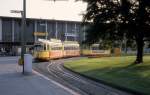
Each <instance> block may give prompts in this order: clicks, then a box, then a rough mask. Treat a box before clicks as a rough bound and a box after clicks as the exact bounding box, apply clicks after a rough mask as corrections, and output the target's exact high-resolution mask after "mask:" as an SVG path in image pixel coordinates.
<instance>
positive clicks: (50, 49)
mask: <svg viewBox="0 0 150 95" xmlns="http://www.w3.org/2000/svg"><path fill="white" fill-rule="evenodd" d="M79 48H80V46H79V44H78V42H76V41H64V42H62V41H61V40H57V39H50V40H46V39H38V44H35V45H34V52H33V56H34V58H35V59H37V60H41V61H42V60H43V61H48V60H50V59H58V58H62V57H73V56H80V49H79Z"/></svg>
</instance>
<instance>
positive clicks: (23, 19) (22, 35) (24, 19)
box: [11, 0, 26, 74]
mask: <svg viewBox="0 0 150 95" xmlns="http://www.w3.org/2000/svg"><path fill="white" fill-rule="evenodd" d="M11 13H21V17H22V32H21V62H23V71H22V73H23V74H24V54H25V53H26V48H25V37H24V33H25V31H26V0H23V11H21V10H11Z"/></svg>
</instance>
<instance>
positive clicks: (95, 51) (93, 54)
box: [81, 44, 111, 57]
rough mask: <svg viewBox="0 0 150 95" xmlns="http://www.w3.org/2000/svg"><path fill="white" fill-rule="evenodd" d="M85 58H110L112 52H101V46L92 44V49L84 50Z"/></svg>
mask: <svg viewBox="0 0 150 95" xmlns="http://www.w3.org/2000/svg"><path fill="white" fill-rule="evenodd" d="M81 54H82V55H83V56H91V57H103V56H110V54H111V51H110V50H101V49H99V44H92V45H91V46H90V47H86V48H83V49H82V53H81Z"/></svg>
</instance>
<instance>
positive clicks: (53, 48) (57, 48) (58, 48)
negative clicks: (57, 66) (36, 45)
mask: <svg viewBox="0 0 150 95" xmlns="http://www.w3.org/2000/svg"><path fill="white" fill-rule="evenodd" d="M52 50H62V47H52Z"/></svg>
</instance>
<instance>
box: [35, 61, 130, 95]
mask: <svg viewBox="0 0 150 95" xmlns="http://www.w3.org/2000/svg"><path fill="white" fill-rule="evenodd" d="M77 59H78V58H71V59H59V60H53V61H51V62H43V63H38V64H34V69H35V70H36V71H37V72H40V73H42V74H44V75H45V76H47V77H49V78H51V79H53V80H54V81H56V82H58V83H61V84H62V85H64V86H66V87H68V88H70V89H72V90H74V91H75V92H78V93H80V95H131V94H128V93H126V92H122V91H120V90H117V89H114V88H111V87H108V86H106V85H103V84H100V83H97V82H95V81H92V80H90V79H87V78H85V77H82V76H80V75H77V74H75V73H73V72H71V71H68V70H66V69H65V68H63V63H64V62H66V61H70V60H77Z"/></svg>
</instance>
